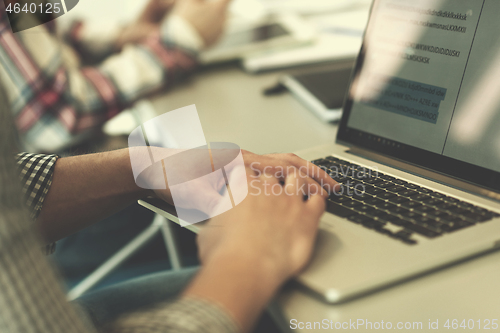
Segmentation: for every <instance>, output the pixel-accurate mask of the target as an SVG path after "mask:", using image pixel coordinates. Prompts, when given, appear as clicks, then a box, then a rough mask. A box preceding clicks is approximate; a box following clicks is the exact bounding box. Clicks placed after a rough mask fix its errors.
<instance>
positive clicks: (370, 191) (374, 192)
mask: <svg viewBox="0 0 500 333" xmlns="http://www.w3.org/2000/svg"><path fill="white" fill-rule="evenodd" d="M365 192H366V193H368V194H372V195H378V194H379V193H382V192H385V191H384V190H382V189H381V188H376V187H373V186H365Z"/></svg>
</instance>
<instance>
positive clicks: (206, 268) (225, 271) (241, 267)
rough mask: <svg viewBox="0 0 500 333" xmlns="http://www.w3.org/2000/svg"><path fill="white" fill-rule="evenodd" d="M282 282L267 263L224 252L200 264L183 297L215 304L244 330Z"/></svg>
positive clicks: (240, 254) (240, 253)
mask: <svg viewBox="0 0 500 333" xmlns="http://www.w3.org/2000/svg"><path fill="white" fill-rule="evenodd" d="M283 281H284V280H283V279H281V278H279V277H277V275H276V274H274V273H273V269H272V267H269V264H268V262H267V261H266V260H257V258H256V257H253V256H249V255H246V254H245V253H244V250H243V252H238V253H235V252H233V253H227V252H225V253H220V254H217V255H214V256H213V257H211V258H210V260H208V261H207V262H206V263H204V264H203V268H202V269H201V271H200V273H199V274H198V276H197V277H196V278H195V280H194V282H193V283H192V284H191V285H190V287H189V288H188V289H187V290H186V291H185V293H184V296H186V297H194V298H199V299H204V300H206V301H209V302H212V303H215V304H217V305H218V306H219V307H221V308H223V309H225V310H226V312H227V313H228V314H229V315H230V316H232V318H233V319H234V320H235V321H236V322H237V323H238V324H239V325H240V326H241V327H242V328H243V330H244V331H247V330H248V329H249V328H250V327H251V326H252V324H253V322H254V321H255V320H256V318H258V316H259V314H260V313H261V311H262V310H263V309H264V308H265V306H266V305H267V303H268V302H269V301H270V300H271V298H272V297H273V296H274V294H275V293H276V291H277V290H278V288H279V287H280V286H281V284H282V282H283Z"/></svg>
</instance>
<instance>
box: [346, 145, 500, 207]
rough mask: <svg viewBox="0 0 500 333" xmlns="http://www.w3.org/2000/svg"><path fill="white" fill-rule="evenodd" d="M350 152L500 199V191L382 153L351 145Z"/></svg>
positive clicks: (464, 189)
mask: <svg viewBox="0 0 500 333" xmlns="http://www.w3.org/2000/svg"><path fill="white" fill-rule="evenodd" d="M346 152H347V153H349V154H353V155H357V156H360V157H363V158H366V159H369V160H372V161H374V162H377V163H381V164H385V165H387V166H390V167H392V168H395V169H399V170H401V171H405V172H409V173H411V174H414V175H417V176H420V177H424V178H427V179H430V180H433V181H436V182H438V183H441V184H444V185H448V186H451V187H454V188H457V189H459V190H463V191H466V192H469V193H472V194H476V195H479V196H482V197H486V198H488V199H493V200H495V201H500V193H498V192H494V191H492V190H489V189H485V188H484V187H481V186H478V185H475V184H472V183H469V182H466V181H463V180H460V179H457V178H453V177H450V176H447V175H444V174H442V173H438V172H435V171H432V170H429V169H425V168H422V167H419V166H416V165H413V164H409V163H406V162H403V161H399V160H397V159H395V158H393V157H387V156H384V155H381V154H377V153H374V152H372V151H368V150H366V149H363V148H358V147H351V148H350V149H348V150H347V151H346Z"/></svg>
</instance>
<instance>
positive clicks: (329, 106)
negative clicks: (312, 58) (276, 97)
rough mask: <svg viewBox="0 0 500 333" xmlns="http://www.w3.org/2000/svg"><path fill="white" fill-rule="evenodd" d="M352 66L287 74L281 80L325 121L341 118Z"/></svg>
mask: <svg viewBox="0 0 500 333" xmlns="http://www.w3.org/2000/svg"><path fill="white" fill-rule="evenodd" d="M351 72H352V67H351V66H348V67H343V68H335V69H328V70H317V71H313V72H309V73H301V74H296V75H286V76H284V77H283V78H282V79H281V82H282V83H283V84H284V85H285V86H286V87H287V88H288V90H290V92H291V93H292V94H293V95H294V96H295V97H297V98H298V99H299V100H300V101H301V102H302V103H303V104H304V105H305V106H306V107H307V108H308V109H309V110H311V111H313V112H314V114H316V115H317V116H318V117H319V118H320V119H322V120H324V121H336V120H339V119H340V117H341V114H342V104H343V102H344V97H345V94H346V92H347V89H348V87H349V82H350V78H351Z"/></svg>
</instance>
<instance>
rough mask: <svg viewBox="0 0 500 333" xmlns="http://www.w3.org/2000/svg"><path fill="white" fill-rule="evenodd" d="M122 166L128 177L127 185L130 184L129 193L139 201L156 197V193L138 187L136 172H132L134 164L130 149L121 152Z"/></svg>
mask: <svg viewBox="0 0 500 333" xmlns="http://www.w3.org/2000/svg"><path fill="white" fill-rule="evenodd" d="M120 160H121V165H122V168H123V170H125V174H126V175H127V183H128V184H129V191H130V192H131V193H133V194H134V195H135V196H136V197H137V199H142V198H146V197H148V196H155V192H154V191H153V190H151V189H148V188H142V187H140V186H138V185H137V183H136V181H135V176H134V172H133V170H132V162H131V160H130V149H129V148H125V149H123V150H122V151H121V159H120Z"/></svg>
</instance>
